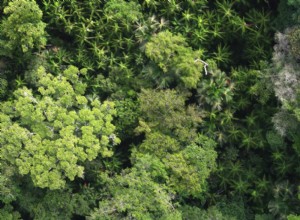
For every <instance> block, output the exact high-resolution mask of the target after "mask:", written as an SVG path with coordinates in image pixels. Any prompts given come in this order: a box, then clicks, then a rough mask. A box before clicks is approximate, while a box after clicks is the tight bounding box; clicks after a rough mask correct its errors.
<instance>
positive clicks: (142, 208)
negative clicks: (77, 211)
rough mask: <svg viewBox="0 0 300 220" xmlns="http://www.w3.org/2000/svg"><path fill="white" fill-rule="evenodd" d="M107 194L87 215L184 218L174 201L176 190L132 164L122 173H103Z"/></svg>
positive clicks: (90, 219)
mask: <svg viewBox="0 0 300 220" xmlns="http://www.w3.org/2000/svg"><path fill="white" fill-rule="evenodd" d="M101 182H102V183H104V184H105V185H104V186H102V189H103V190H104V191H105V194H106V196H105V197H102V199H101V200H100V202H99V208H96V209H95V210H94V212H92V213H91V215H90V216H89V217H88V218H87V219H89V220H96V219H137V220H139V219H141V220H142V219H143V220H144V219H145V220H146V219H149V220H150V219H161V220H164V219H170V220H180V219H181V214H180V212H178V211H177V210H176V209H175V208H176V207H175V204H172V200H173V196H172V192H171V191H168V190H167V188H166V187H165V186H164V185H160V184H158V183H155V182H154V181H153V180H152V179H151V177H150V176H149V173H147V172H146V171H144V170H138V169H135V168H132V169H131V170H124V171H123V172H122V173H121V174H120V175H117V176H113V177H109V176H108V175H107V174H103V175H101Z"/></svg>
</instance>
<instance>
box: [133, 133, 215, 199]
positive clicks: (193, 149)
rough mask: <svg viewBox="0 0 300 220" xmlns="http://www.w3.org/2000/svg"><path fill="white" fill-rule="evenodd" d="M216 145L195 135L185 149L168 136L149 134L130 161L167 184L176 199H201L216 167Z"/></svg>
mask: <svg viewBox="0 0 300 220" xmlns="http://www.w3.org/2000/svg"><path fill="white" fill-rule="evenodd" d="M215 146H216V143H215V142H214V141H213V140H212V139H209V138H207V137H205V136H203V135H198V137H197V138H195V140H193V141H191V142H190V143H189V144H188V145H187V146H184V145H181V146H180V143H179V142H178V141H177V140H176V139H173V138H170V137H169V136H166V135H163V134H160V133H150V134H148V135H147V136H146V139H145V140H144V142H143V143H142V144H141V145H140V146H138V147H136V148H135V149H133V153H132V156H131V157H132V162H133V164H134V166H135V167H136V168H137V169H138V170H145V171H147V173H149V174H150V175H151V177H152V178H153V179H154V180H156V181H157V182H159V183H163V184H166V185H167V186H168V188H169V189H170V190H172V191H175V192H177V193H178V195H179V196H182V197H188V196H193V197H196V198H200V197H201V195H202V193H203V192H205V190H206V179H207V178H208V176H209V174H210V172H212V171H213V170H214V169H215V167H216V163H215V160H216V157H217V154H216V152H215V150H214V148H215Z"/></svg>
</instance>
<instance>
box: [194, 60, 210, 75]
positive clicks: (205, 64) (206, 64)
mask: <svg viewBox="0 0 300 220" xmlns="http://www.w3.org/2000/svg"><path fill="white" fill-rule="evenodd" d="M199 61H200V62H201V63H203V64H204V67H203V68H204V71H205V75H207V73H208V71H207V68H206V67H208V63H206V62H204V61H203V60H201V59H196V60H195V61H194V62H195V63H196V62H199Z"/></svg>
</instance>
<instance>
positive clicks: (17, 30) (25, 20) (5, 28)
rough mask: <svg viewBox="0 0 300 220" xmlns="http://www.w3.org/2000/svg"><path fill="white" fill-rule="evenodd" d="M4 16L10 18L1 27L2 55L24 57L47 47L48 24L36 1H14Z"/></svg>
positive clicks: (6, 8) (5, 19) (0, 53)
mask: <svg viewBox="0 0 300 220" xmlns="http://www.w3.org/2000/svg"><path fill="white" fill-rule="evenodd" d="M4 14H5V15H7V16H8V17H7V18H4V19H3V21H2V23H1V25H0V29H1V33H0V48H1V52H0V55H2V56H7V57H10V58H16V57H20V56H21V57H22V56H23V55H25V54H27V55H28V54H31V53H32V52H33V51H35V50H39V49H41V48H43V47H44V46H45V44H46V32H45V27H46V24H45V23H44V22H42V15H43V13H42V11H41V10H40V9H39V6H38V5H37V3H36V2H35V1H33V0H13V1H11V2H9V5H8V6H7V7H5V8H4ZM23 58H24V57H23Z"/></svg>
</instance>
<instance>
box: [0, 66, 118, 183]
mask: <svg viewBox="0 0 300 220" xmlns="http://www.w3.org/2000/svg"><path fill="white" fill-rule="evenodd" d="M85 73H86V70H84V69H82V70H78V69H77V68H76V67H74V66H70V67H69V68H67V69H66V70H65V71H63V72H62V73H61V74H59V75H57V76H53V75H52V74H50V73H47V72H46V71H45V69H44V68H43V67H40V68H39V69H38V70H37V71H36V73H35V74H36V77H37V84H36V86H37V87H38V88H37V90H38V91H39V95H35V94H33V93H32V90H29V89H28V88H26V87H23V88H20V89H18V90H16V91H15V93H14V94H15V99H14V101H13V102H9V103H3V104H2V105H4V106H5V105H8V106H11V108H13V110H12V111H5V108H4V109H3V113H1V114H2V115H3V117H2V120H1V127H2V129H5V130H6V132H2V133H1V143H2V149H1V153H2V155H1V156H2V157H4V155H6V156H5V160H9V161H10V162H11V163H12V164H16V165H17V166H18V168H19V172H20V174H22V175H24V174H30V176H31V178H32V180H33V182H34V184H35V185H36V186H39V187H42V188H44V187H49V188H50V189H58V188H62V187H64V185H65V182H66V178H68V179H70V180H74V178H75V177H76V176H78V177H81V178H82V177H83V175H84V167H83V166H82V165H79V164H78V163H79V162H80V161H81V162H84V161H86V160H93V159H95V158H96V157H97V156H98V155H99V154H101V155H102V156H103V157H109V156H111V155H112V153H113V152H112V151H111V149H109V148H108V146H109V145H115V144H117V143H118V142H119V140H118V139H117V138H114V139H110V135H112V134H113V131H114V129H115V128H114V126H113V125H112V124H111V121H112V116H111V115H112V114H115V111H114V109H113V103H111V102H104V103H103V104H100V102H99V101H98V100H93V101H92V102H89V101H88V99H86V98H85V96H83V95H84V93H85V88H86V85H85V84H83V83H82V82H81V81H80V80H79V78H78V76H79V75H80V74H85ZM5 114H7V115H8V117H11V119H13V121H14V122H12V121H8V120H7V119H8V118H7V117H6V116H5ZM17 130H18V132H17V133H15V134H17V135H14V134H11V133H10V132H11V131H14V132H16V131H17ZM12 147H13V149H11V148H12Z"/></svg>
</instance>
